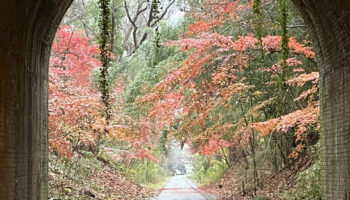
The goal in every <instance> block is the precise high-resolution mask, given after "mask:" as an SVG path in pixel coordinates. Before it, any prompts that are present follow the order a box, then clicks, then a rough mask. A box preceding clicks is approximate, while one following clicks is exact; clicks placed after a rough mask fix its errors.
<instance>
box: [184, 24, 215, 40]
mask: <svg viewBox="0 0 350 200" xmlns="http://www.w3.org/2000/svg"><path fill="white" fill-rule="evenodd" d="M210 28H211V26H210V25H209V24H207V22H205V21H197V22H196V23H194V24H190V25H189V26H188V30H187V32H186V33H185V35H186V36H187V37H188V36H192V35H197V34H199V33H203V32H208V31H209V29H210Z"/></svg>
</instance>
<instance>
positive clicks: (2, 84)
mask: <svg viewBox="0 0 350 200" xmlns="http://www.w3.org/2000/svg"><path fill="white" fill-rule="evenodd" d="M70 1H71V0H25V1H14V0H7V1H3V2H1V6H0V66H1V67H0V199H4V200H11V199H35V200H36V199H47V160H48V159H47V86H48V59H49V55H50V48H51V43H52V39H53V37H54V34H55V32H56V29H57V26H58V24H59V22H60V20H61V18H62V16H63V15H64V13H65V11H66V9H67V8H68V6H69V5H70Z"/></svg>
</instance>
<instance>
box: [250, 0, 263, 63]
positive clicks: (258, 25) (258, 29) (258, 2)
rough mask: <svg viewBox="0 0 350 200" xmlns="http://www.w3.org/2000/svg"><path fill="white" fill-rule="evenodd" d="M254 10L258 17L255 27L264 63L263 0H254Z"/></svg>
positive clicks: (260, 58) (261, 59)
mask: <svg viewBox="0 0 350 200" xmlns="http://www.w3.org/2000/svg"><path fill="white" fill-rule="evenodd" d="M253 12H254V14H255V17H256V24H255V28H254V29H255V34H256V37H257V39H258V45H259V47H260V55H259V61H261V62H262V63H263V60H264V50H263V45H262V36H263V22H264V15H263V12H262V11H261V0H254V4H253Z"/></svg>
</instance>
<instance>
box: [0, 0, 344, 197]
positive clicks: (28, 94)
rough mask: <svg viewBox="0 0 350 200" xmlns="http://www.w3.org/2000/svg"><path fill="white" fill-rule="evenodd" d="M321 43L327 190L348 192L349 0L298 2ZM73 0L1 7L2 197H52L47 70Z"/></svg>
mask: <svg viewBox="0 0 350 200" xmlns="http://www.w3.org/2000/svg"><path fill="white" fill-rule="evenodd" d="M293 2H294V3H295V4H296V5H297V6H298V8H299V10H300V12H301V14H302V16H303V18H304V19H305V21H306V23H307V24H308V25H309V28H310V31H311V33H312V35H313V38H314V44H315V45H316V46H317V53H318V55H319V57H318V65H319V68H320V74H321V79H320V80H321V84H320V86H321V123H322V126H321V135H322V159H323V163H322V167H323V195H324V198H325V199H349V198H350V145H349V143H350V129H349V127H350V71H349V70H350V68H349V64H350V60H349V54H350V53H349V52H350V51H349V50H350V37H349V36H350V1H348V0H335V1H326V0H318V1H317V0H309V1H306V0H293ZM70 3H71V0H46V1H45V0H40V1H34V0H27V1H25V2H19V1H7V2H4V3H3V4H2V6H1V8H0V11H1V14H0V63H1V65H2V67H1V69H0V158H1V162H0V177H1V180H0V186H1V187H0V188H1V189H0V199H6V200H8V199H46V198H47V84H48V83H47V82H48V80H47V79H48V78H47V76H48V75H47V73H48V69H47V68H48V57H49V53H50V47H51V43H52V39H53V37H54V34H55V32H56V29H57V27H58V24H59V22H60V20H61V18H62V17H63V15H64V13H65V11H66V9H67V8H68V7H69V5H70Z"/></svg>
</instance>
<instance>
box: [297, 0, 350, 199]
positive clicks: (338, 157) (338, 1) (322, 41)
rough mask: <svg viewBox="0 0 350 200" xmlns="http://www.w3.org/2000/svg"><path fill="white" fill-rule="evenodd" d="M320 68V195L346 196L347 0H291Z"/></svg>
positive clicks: (349, 184) (349, 147) (349, 142)
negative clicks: (305, 28)
mask: <svg viewBox="0 0 350 200" xmlns="http://www.w3.org/2000/svg"><path fill="white" fill-rule="evenodd" d="M293 1H294V2H295V4H296V5H297V6H298V8H299V10H300V12H301V14H302V16H303V18H304V19H305V21H306V23H307V24H308V25H309V28H310V31H311V34H312V36H313V42H314V45H315V46H316V47H317V49H316V50H317V51H316V52H317V55H318V57H317V63H318V66H319V70H320V92H321V93H320V97H321V158H322V162H321V167H322V187H323V199H329V200H333V199H334V200H336V199H339V200H347V199H350V1H349V0H293Z"/></svg>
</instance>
